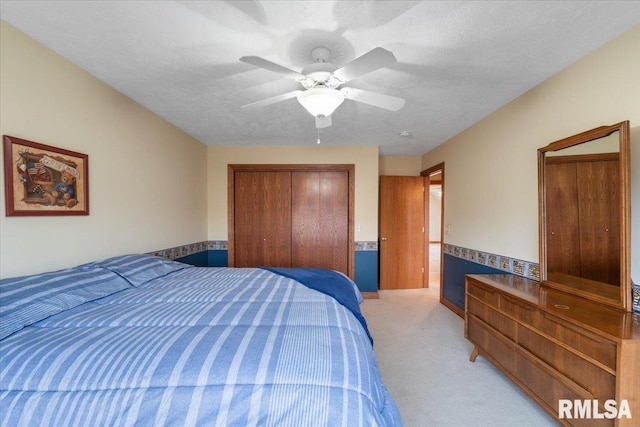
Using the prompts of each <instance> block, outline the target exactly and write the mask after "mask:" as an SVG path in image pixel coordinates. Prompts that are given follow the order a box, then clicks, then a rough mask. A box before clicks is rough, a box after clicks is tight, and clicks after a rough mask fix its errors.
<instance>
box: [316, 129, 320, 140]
mask: <svg viewBox="0 0 640 427" xmlns="http://www.w3.org/2000/svg"><path fill="white" fill-rule="evenodd" d="M316 130H317V131H318V141H317V143H318V144H320V128H316Z"/></svg>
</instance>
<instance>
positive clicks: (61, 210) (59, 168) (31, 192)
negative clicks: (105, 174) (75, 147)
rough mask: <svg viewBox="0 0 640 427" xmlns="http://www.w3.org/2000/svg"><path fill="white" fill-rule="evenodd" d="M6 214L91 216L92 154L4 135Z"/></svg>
mask: <svg viewBox="0 0 640 427" xmlns="http://www.w3.org/2000/svg"><path fill="white" fill-rule="evenodd" d="M3 140H4V184H5V200H6V212H7V216H51V215H89V156H87V155H86V154H82V153H76V152H74V151H69V150H63V149H61V148H56V147H52V146H50V145H44V144H39V143H37V142H33V141H27V140H25V139H20V138H16V137H13V136H8V135H4V137H3Z"/></svg>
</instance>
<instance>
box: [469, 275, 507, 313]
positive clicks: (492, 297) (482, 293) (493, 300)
mask: <svg viewBox="0 0 640 427" xmlns="http://www.w3.org/2000/svg"><path fill="white" fill-rule="evenodd" d="M466 283H467V293H468V294H469V295H473V296H474V297H476V298H478V299H479V300H480V301H483V302H485V303H486V304H489V305H492V306H494V307H498V299H499V293H498V291H496V290H490V289H487V288H485V287H484V286H482V285H479V284H478V282H476V281H474V280H473V279H467V282H466Z"/></svg>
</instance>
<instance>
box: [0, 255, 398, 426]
mask: <svg viewBox="0 0 640 427" xmlns="http://www.w3.org/2000/svg"><path fill="white" fill-rule="evenodd" d="M0 375H1V376H0V383H1V390H0V411H1V412H2V413H0V420H1V424H2V425H3V426H56V427H59V426H76V425H77V426H89V425H91V426H154V427H155V426H189V425H191V426H243V427H244V426H296V427H299V426H349V427H352V426H366V427H370V426H400V425H402V421H401V418H400V414H399V412H398V410H397V407H396V405H395V404H394V402H393V399H392V398H391V396H390V395H389V393H388V392H387V390H386V389H385V387H384V385H383V383H382V381H381V377H380V373H379V372H378V366H377V362H376V358H375V355H374V353H373V347H372V345H371V342H370V340H369V338H368V336H367V333H366V332H365V330H364V329H363V326H362V325H361V324H360V322H359V321H358V320H357V319H356V318H355V317H354V316H353V315H352V313H351V312H349V311H348V310H347V309H346V308H345V307H344V306H343V305H341V304H339V303H338V302H336V301H335V300H334V299H332V298H331V297H329V296H327V295H324V294H322V293H319V292H317V291H314V290H311V289H308V288H307V287H305V286H303V285H302V284H300V283H298V282H296V281H295V280H292V279H289V278H286V277H283V276H280V275H277V274H274V273H272V272H269V271H266V270H263V269H240V268H235V269H234V268H198V267H193V268H185V269H182V270H179V271H173V272H171V273H169V274H167V275H166V276H164V277H159V278H157V279H154V280H150V281H148V282H146V283H143V284H141V285H139V286H137V287H136V286H131V287H129V288H127V289H124V290H120V291H118V292H115V293H113V294H111V295H109V296H106V297H104V298H100V299H96V300H93V301H90V302H85V303H83V304H81V305H78V306H76V307H73V308H71V309H68V310H66V311H63V312H60V313H58V314H54V315H52V316H50V317H48V318H46V319H44V320H40V321H38V322H37V323H34V324H33V325H30V326H27V327H25V328H23V329H21V330H19V331H17V332H14V333H12V334H11V335H9V336H8V337H7V338H4V339H3V340H2V341H0Z"/></svg>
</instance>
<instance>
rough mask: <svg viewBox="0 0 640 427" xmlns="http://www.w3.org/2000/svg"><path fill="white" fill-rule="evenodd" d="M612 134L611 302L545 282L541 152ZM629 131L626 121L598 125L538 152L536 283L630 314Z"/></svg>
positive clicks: (543, 198) (544, 228) (568, 287)
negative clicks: (615, 207)
mask: <svg viewBox="0 0 640 427" xmlns="http://www.w3.org/2000/svg"><path fill="white" fill-rule="evenodd" d="M614 132H619V134H618V136H619V149H620V177H619V186H620V187H619V188H620V297H619V299H618V300H615V301H614V300H612V299H610V298H607V297H604V296H601V295H598V294H597V293H594V292H591V291H588V290H584V289H580V288H576V287H574V286H569V285H568V284H566V283H558V282H553V281H550V280H548V278H547V242H546V197H545V196H546V194H545V179H544V169H545V168H544V166H545V153H547V152H549V151H558V150H562V149H564V148H569V147H573V146H575V145H578V144H583V143H585V142H589V141H593V140H595V139H599V138H602V137H605V136H608V135H611V134H612V133H614ZM629 132H630V128H629V121H628V120H627V121H623V122H620V123H616V124H614V125H610V126H600V127H597V128H595V129H591V130H588V131H586V132H582V133H579V134H577V135H573V136H570V137H568V138H564V139H560V140H558V141H555V142H552V143H550V144H549V145H547V146H546V147H542V148H539V149H538V222H539V228H538V232H539V233H538V235H539V244H540V281H541V282H542V283H543V284H544V285H546V286H548V287H551V288H555V289H558V290H561V291H564V292H567V293H571V294H574V295H578V296H581V297H583V298H587V299H589V300H592V301H595V302H599V303H602V304H606V305H608V306H611V307H614V308H617V309H621V310H624V311H632V309H633V305H632V297H631V292H632V289H631V166H630V165H631V160H630V157H631V153H630V141H629ZM612 286H614V285H612Z"/></svg>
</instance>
